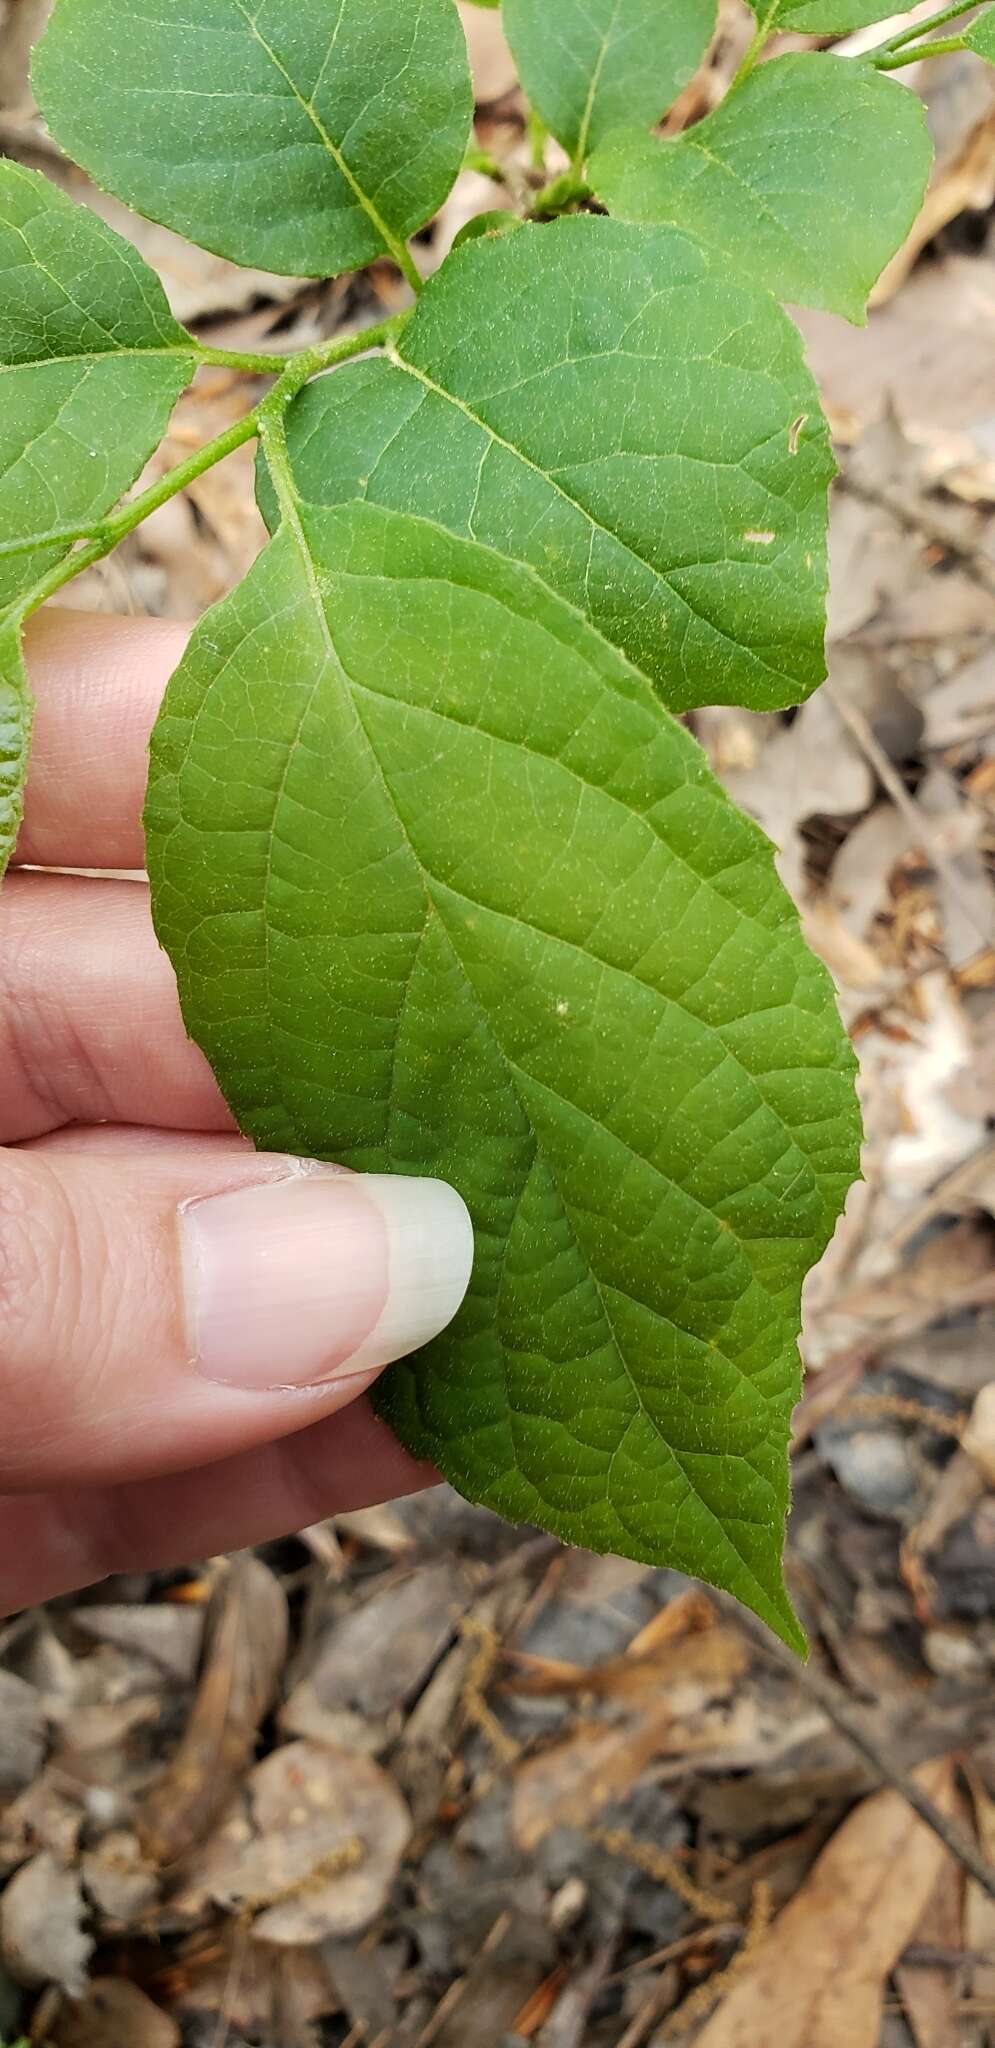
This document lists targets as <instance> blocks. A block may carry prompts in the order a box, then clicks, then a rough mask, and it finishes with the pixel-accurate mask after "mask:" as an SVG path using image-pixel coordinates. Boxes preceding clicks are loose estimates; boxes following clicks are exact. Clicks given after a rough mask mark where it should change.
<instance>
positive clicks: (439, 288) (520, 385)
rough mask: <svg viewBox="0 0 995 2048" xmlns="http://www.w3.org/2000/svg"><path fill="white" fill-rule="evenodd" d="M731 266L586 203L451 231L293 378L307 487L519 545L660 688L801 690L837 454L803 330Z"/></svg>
mask: <svg viewBox="0 0 995 2048" xmlns="http://www.w3.org/2000/svg"><path fill="white" fill-rule="evenodd" d="M728 270H729V265H728V263H727V262H726V260H725V258H724V257H721V256H720V257H713V256H711V255H710V254H709V253H708V251H706V250H704V249H703V248H702V247H701V246H700V244H699V243H697V242H695V241H693V240H692V239H691V237H690V236H687V235H682V234H678V233H676V232H675V231H674V230H673V229H651V230H647V229H643V228H631V227H625V226H623V225H621V223H619V222H615V221H606V220H599V219H596V218H594V217H590V216H587V217H578V218H575V219H570V220H562V221H558V222H557V223H556V224H555V226H552V227H547V228H540V227H535V226H532V227H525V228H522V229H521V230H520V231H519V232H518V233H517V234H513V235H508V236H503V237H498V238H497V239H494V238H491V237H484V238H483V239H482V240H479V241H476V242H472V243H470V244H468V245H466V246H464V247H463V248H462V249H459V250H457V252H456V254H455V255H454V256H453V257H451V258H450V259H449V261H448V262H447V263H446V264H445V265H444V267H443V269H442V270H441V271H440V272H439V273H438V274H437V276H436V277H435V278H433V280H432V281H431V283H430V284H429V285H428V286H427V287H426V290H425V291H424V293H423V295H422V297H421V299H420V301H419V304H418V307H417V309H416V312H415V314H414V317H413V319H412V320H411V322H410V323H409V325H408V326H407V328H406V329H405V331H404V334H403V336H402V338H401V341H400V345H399V348H398V350H397V352H396V353H395V354H394V355H392V356H391V358H390V359H389V360H388V359H387V358H386V357H380V358H377V359H371V360H369V361H367V362H363V363H359V364H356V365H354V366H353V367H352V368H351V369H350V370H349V373H348V375H347V376H345V377H343V376H333V377H327V378H323V379H320V380H319V381H318V382H317V383H315V384H313V385H311V386H310V388H309V389H308V390H307V391H305V392H304V393H303V394H302V395H301V397H300V399H299V400H297V402H296V404H295V405H294V407H293V409H292V411H291V414H290V417H289V422H288V425H289V433H290V441H291V448H292V453H293V456H294V462H295V467H296V474H297V478H298V482H299V485H300V488H301V492H302V495H303V496H304V497H306V498H308V499H311V500H312V501H314V502H318V503H322V504H335V503H341V501H342V500H343V499H347V498H352V497H356V496H361V497H367V498H370V499H372V500H374V501H375V502H376V503H378V504H384V505H388V506H391V507H392V508H393V509H395V510H396V511H402V512H415V513H424V514H425V515H426V516H427V517H430V518H433V519H436V520H438V522H439V524H440V525H442V526H446V527H448V528H449V529H450V530H451V531H452V532H454V533H461V534H465V535H467V536H468V537H469V538H471V539H474V540H481V541H485V542H487V543H488V544H489V545H490V546H491V547H495V548H498V549H500V550H501V552H502V553H504V554H508V555H513V556H517V557H518V558H519V559H525V560H527V561H528V562H529V563H530V564H531V565H532V567H534V568H535V569H537V570H538V571H539V573H540V575H542V577H543V578H544V579H545V581H546V582H548V583H550V584H552V585H554V587H555V588H556V589H557V590H559V591H560V592H561V594H562V595H563V596H564V597H567V598H569V599H570V600H571V602H572V603H574V604H578V605H580V606H582V607H583V609H584V610H585V611H586V612H587V613H588V615H589V617H590V618H591V619H592V620H593V622H594V624H595V625H597V626H598V628H599V629H600V631H601V632H602V633H604V634H605V636H606V637H607V638H608V639H609V640H611V641H613V642H614V643H615V644H616V645H617V646H619V647H621V648H622V649H623V650H624V652H625V653H626V654H628V655H629V656H630V658H631V659H632V660H633V661H635V662H636V663H637V665H638V666H639V667H641V668H643V669H644V670H645V672H646V673H647V674H648V675H650V676H652V677H653V679H654V681H655V682H656V683H657V684H658V685H659V687H660V689H661V692H662V694H663V696H664V699H665V701H666V703H667V704H669V705H670V707H671V709H675V710H676V709H684V708H685V707H686V706H688V705H690V704H716V703H730V702H731V703H742V704H749V705H752V706H753V707H754V708H756V709H758V710H771V709H773V708H774V707H775V706H776V705H779V704H795V703H797V702H798V700H799V698H800V697H804V696H807V695H808V693H809V691H810V690H812V689H814V687H815V685H816V683H818V682H821V680H822V678H823V676H824V675H825V672H826V670H825V660H824V657H823V627H824V608H825V587H826V564H825V520H826V487H827V484H828V480H829V478H830V476H831V475H832V458H831V456H830V453H829V448H828V440H827V434H826V427H825V422H824V420H823V417H822V412H821V409H820V406H819V401H818V395H817V393H816V390H815V386H814V384H813V383H812V380H811V378H810V376H809V374H808V371H807V370H806V368H805V364H804V360H803V357H802V350H801V343H800V340H799V337H798V334H797V331H796V330H795V328H794V327H793V326H792V324H791V322H790V321H789V320H788V319H787V318H786V316H785V315H784V314H782V313H781V311H780V309H779V308H778V307H777V306H775V305H774V304H773V302H772V300H771V299H770V298H769V296H768V295H767V294H766V293H758V292H756V291H754V290H752V289H750V288H749V287H744V286H743V285H742V284H741V283H737V282H730V280H729V277H728ZM262 502H263V506H264V510H268V514H269V516H272V509H273V508H272V492H267V490H266V488H265V486H264V488H263V492H262Z"/></svg>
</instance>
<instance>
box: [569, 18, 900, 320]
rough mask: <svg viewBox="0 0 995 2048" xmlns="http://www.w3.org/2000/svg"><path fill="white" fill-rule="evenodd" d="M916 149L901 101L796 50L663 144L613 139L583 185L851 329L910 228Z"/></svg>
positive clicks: (851, 67)
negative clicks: (680, 231) (684, 234)
mask: <svg viewBox="0 0 995 2048" xmlns="http://www.w3.org/2000/svg"><path fill="white" fill-rule="evenodd" d="M930 154H931V145H930V140H929V132H928V130H927V127H926V119H925V113H924V111H923V106H922V102H921V100H920V99H919V98H918V97H917V95H916V94H915V93H911V92H909V91H908V90H907V88H906V87H905V86H902V85H899V84H897V83H896V81H895V80H894V79H892V78H886V77H884V76H882V74H881V73H880V72H877V71H872V70H871V69H869V68H868V67H866V66H864V65H857V64H851V63H848V62H845V61H843V60H842V59H836V58H831V57H820V56H816V55H814V54H803V55H799V56H792V57H780V58H777V59H775V60H774V62H772V63H770V64H763V65H761V66H760V68H759V69H758V70H756V71H754V72H752V73H751V74H750V76H749V77H748V78H747V79H746V80H745V81H744V83H743V84H742V85H741V86H738V87H737V88H736V89H735V90H734V91H733V92H731V93H730V94H729V96H728V98H727V99H725V100H724V101H723V102H722V104H721V106H719V107H718V108H717V109H716V111H715V113H714V114H709V115H708V116H707V117H706V119H705V120H704V121H700V122H699V123H698V124H697V126H696V127H694V128H689V129H688V130H687V131H686V133H685V134H683V135H680V136H677V137H675V138H674V139H673V140H671V141H667V142H658V141H655V140H653V139H651V138H649V137H646V136H642V135H636V134H635V133H632V134H629V135H625V136H622V135H616V136H613V137H612V138H611V140H610V141H609V142H607V143H606V144H605V145H604V147H603V149H601V150H599V152H598V153H597V155H596V157H595V158H594V160H593V162H592V164H591V181H592V183H593V185H594V188H595V190H596V192H597V193H598V195H599V197H600V198H601V199H602V200H603V201H604V203H605V205H606V206H607V207H608V208H609V209H610V211H611V212H612V213H616V214H620V215H621V216H622V217H623V218H624V219H626V220H633V221H675V222H679V223H680V225H681V226H682V227H684V228H687V229H688V230H689V231H690V232H691V233H693V234H696V235H700V236H701V239H702V241H704V242H706V243H708V244H709V245H710V246H711V247H712V248H714V249H716V250H720V251H721V252H722V256H723V259H724V261H725V264H726V266H727V267H728V268H730V269H732V270H733V272H735V273H738V274H739V275H740V276H742V277H745V278H749V279H750V281H751V282H753V283H755V284H758V285H763V286H766V288H767V290H768V291H771V292H773V293H774V294H775V296H776V297H777V298H780V299H790V300H795V301H796V302H797V303H799V304H800V305H804V306H822V307H825V308H827V309H828V310H829V311H830V312H833V313H843V314H845V315H846V317H847V319H849V320H853V321H856V322H858V323H860V322H862V321H863V319H864V317H865V308H866V304H867V295H868V292H869V291H870V289H871V286H872V285H873V284H874V282H875V280H876V279H877V278H878V277H879V276H880V274H881V271H882V270H883V269H884V266H885V264H886V263H887V262H889V261H890V259H891V257H892V256H893V255H894V253H895V250H896V249H898V248H900V247H901V244H902V242H903V241H904V239H905V236H906V235H907V233H908V231H909V229H910V227H911V226H912V223H913V221H914V220H915V217H916V214H917V212H918V210H919V207H920V205H921V203H922V197H923V192H924V191H925V187H926V179H927V177H928V175H929V165H930Z"/></svg>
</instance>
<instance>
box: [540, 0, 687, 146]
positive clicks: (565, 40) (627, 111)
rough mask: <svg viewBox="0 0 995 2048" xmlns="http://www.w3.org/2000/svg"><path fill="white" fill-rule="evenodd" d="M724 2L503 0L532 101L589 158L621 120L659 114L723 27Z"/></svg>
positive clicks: (562, 136) (561, 136) (647, 120)
mask: <svg viewBox="0 0 995 2048" xmlns="http://www.w3.org/2000/svg"><path fill="white" fill-rule="evenodd" d="M715 16H716V5H715V0H557V4H556V5H555V6H550V5H549V0H504V25H505V29H506V31H507V36H508V41H509V43H510V44H511V49H512V55H513V56H514V58H515V62H516V64H517V65H518V74H519V77H520V79H521V81H522V85H523V86H524V88H525V91H526V92H527V94H528V96H529V99H530V100H531V102H532V105H533V106H534V107H535V108H536V110H537V112H538V113H539V114H541V115H542V118H543V120H544V121H545V123H546V125H547V127H548V128H550V129H551V130H552V133H553V134H554V135H555V136H557V137H558V139H559V141H560V142H562V144H563V146H564V148H565V149H568V150H569V151H570V154H571V156H575V157H576V158H577V159H578V161H579V162H581V163H583V162H584V160H585V158H586V156H587V153H588V151H589V150H590V149H593V148H594V147H595V146H596V144H597V143H599V142H600V141H601V139H602V137H603V136H604V135H607V134H609V133H610V131H611V129H612V128H617V127H618V126H619V125H620V124H622V125H625V124H627V123H633V122H639V121H642V122H644V123H645V126H646V127H647V128H649V127H651V126H652V124H653V122H654V121H658V120H659V119H660V116H661V115H662V114H664V113H665V112H666V110H667V108H668V107H669V106H670V105H671V104H672V102H673V101H674V100H675V99H676V98H677V95H678V93H679V92H680V91H681V89H682V88H683V87H684V86H685V85H686V84H687V83H688V80H689V79H690V78H693V76H694V74H695V72H696V71H697V69H698V66H699V64H700V63H701V60H702V58H703V56H704V54H705V51H706V50H707V48H708V45H709V43H710V42H711V39H712V36H713V35H714V33H715Z"/></svg>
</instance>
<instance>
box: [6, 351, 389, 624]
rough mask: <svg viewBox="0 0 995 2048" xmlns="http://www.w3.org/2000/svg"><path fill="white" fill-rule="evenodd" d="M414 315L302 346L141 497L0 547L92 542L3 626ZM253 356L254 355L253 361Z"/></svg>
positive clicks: (10, 611) (52, 572)
mask: <svg viewBox="0 0 995 2048" xmlns="http://www.w3.org/2000/svg"><path fill="white" fill-rule="evenodd" d="M410 317H411V314H410V311H408V312H404V313H396V314H394V315H393V316H392V317H391V318H390V319H389V320H381V321H379V322H378V323H377V324H376V325H375V326H373V327H364V328H361V329H360V331H359V333H357V334H350V335H346V336H345V338H344V339H342V340H339V341H331V342H323V343H319V344H317V345H316V346H315V347H313V348H308V349H302V350H300V351H299V353H298V354H296V355H292V356H290V357H283V358H280V359H277V360H279V361H280V375H279V377H278V379H277V382H276V383H275V384H274V385H273V388H272V390H270V391H268V392H267V393H266V396H265V398H262V399H260V401H259V404H258V405H255V406H253V408H252V410H251V412H247V413H245V414H244V415H243V417H242V418H241V419H240V420H236V421H235V423H234V425H233V426H230V427H226V428H225V431H224V433H222V434H218V435H216V436H215V439H214V440H213V441H208V442H206V443H205V445H204V447H203V448H198V449H197V450H196V451H195V453H194V454H193V455H189V456H188V457H187V459H186V461H185V462H179V463H177V464H176V466H175V468H173V469H170V470H167V472H166V474H165V476H162V477H159V478H158V479H157V480H156V482H155V483H154V484H150V485H149V487H148V489H147V490H145V491H142V492H140V493H139V496H138V497H137V498H132V499H130V500H129V501H128V502H127V503H126V504H124V505H122V506H121V507H120V508H119V510H118V511H117V512H112V513H111V514H110V516H109V517H108V518H106V519H101V520H99V521H96V522H94V523H93V524H92V525H90V526H86V527H79V528H74V529H72V530H71V531H67V530H66V529H65V528H53V529H52V530H51V531H50V532H48V533H43V534H35V535H33V536H32V537H31V538H30V539H29V540H26V541H17V542H15V543H13V544H9V543H8V544H4V545H3V546H0V556H2V555H4V554H14V553H19V552H24V551H26V550H28V549H31V548H35V547H41V546H44V545H46V543H49V542H55V541H68V540H73V541H79V540H85V541H87V543H88V545H87V546H86V547H82V548H80V549H79V550H78V551H77V552H76V553H75V554H71V555H67V556H66V557H65V558H64V560H62V561H60V562H56V563H55V564H54V566H53V567H52V568H51V569H49V570H48V572H47V573H46V574H45V575H44V576H41V577H39V579H38V581H37V583H35V584H33V585H32V587H31V589H30V590H27V591H25V592H23V593H22V594H21V595H20V596H19V597H18V598H17V599H16V600H15V601H14V602H13V603H11V604H10V605H8V606H7V607H6V609H5V610H3V611H0V626H3V625H6V624H7V623H9V622H10V621H11V620H16V621H17V623H18V624H23V622H24V620H25V619H28V618H30V616H31V614H32V612H35V611H37V610H38V608H39V606H40V605H42V604H44V603H45V602H46V600H47V599H48V598H50V597H53V596H54V594H55V592H56V591H57V590H61V589H62V588H63V586H64V585H65V584H66V583H71V582H72V581H73V579H74V578H75V577H77V576H79V575H81V574H82V572H83V570H84V569H91V568H92V567H93V565H94V563H95V562H100V561H102V560H103V558H104V556H105V555H109V554H110V553H111V551H112V550H113V549H114V548H116V547H117V545H118V543H119V541H122V540H124V538H125V536H126V535H127V534H129V533H133V532H134V530H135V528H136V527H137V526H141V524H142V522H143V521H144V520H146V519H148V517H149V515H150V514H151V513H153V512H157V511H158V509H159V507H160V505H166V504H168V503H169V500H170V499H171V498H175V497H177V496H178V494H179V492H180V491H184V490H186V489H187V486H188V485H189V484H192V483H195V482H196V481H197V478H198V477H200V476H203V475H204V474H205V472H206V471H207V470H209V469H213V468H214V467H215V465H216V464H217V463H219V462H223V461H224V459H225V457H226V456H227V455H232V454H233V453H234V451H235V449H236V448H241V447H243V446H244V444H245V442H246V441H252V440H254V439H255V437H256V436H257V435H258V434H259V432H260V430H261V423H262V421H263V419H264V418H275V417H280V418H281V419H282V415H283V413H284V412H285V411H286V408H287V406H288V405H289V404H290V401H291V399H292V398H296V396H297V393H298V392H299V391H300V390H302V389H303V387H304V385H305V384H307V383H309V382H310V380H311V378H312V377H317V376H320V375H321V373H322V371H323V370H331V369H334V368H335V366H336V365H337V364H338V363H345V362H348V361H349V360H350V358H351V357H353V356H358V355H363V354H365V353H366V351H367V349H373V348H383V347H384V346H386V344H387V343H388V342H390V341H393V340H395V339H396V337H397V336H398V334H400V332H401V330H402V329H403V328H404V326H405V325H406V323H407V321H408V320H409V319H410ZM200 359H201V361H204V360H210V358H209V357H205V356H204V355H201V358H200ZM236 360H237V361H238V363H239V364H240V365H241V366H242V367H246V366H247V362H246V358H244V357H237V358H236ZM252 360H253V359H251V358H250V359H249V362H250V363H251V361H252ZM255 360H257V361H258V360H261V359H258V358H257V359H255Z"/></svg>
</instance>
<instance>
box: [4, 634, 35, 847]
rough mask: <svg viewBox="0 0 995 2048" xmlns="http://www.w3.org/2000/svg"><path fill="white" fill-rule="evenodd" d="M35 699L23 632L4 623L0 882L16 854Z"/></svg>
mask: <svg viewBox="0 0 995 2048" xmlns="http://www.w3.org/2000/svg"><path fill="white" fill-rule="evenodd" d="M30 735H31V696H30V692H29V689H28V679H27V676H26V674H25V670H24V658H23V656H22V654H21V635H20V629H19V627H18V626H16V625H15V624H14V623H13V622H11V621H8V623H7V624H6V625H3V624H2V623H0V880H2V878H3V875H4V873H5V871H6V867H7V863H8V861H9V859H10V856H11V854H12V853H13V851H14V842H15V840H16V838H17V832H18V827H19V825H20V822H21V811H22V808H23V803H24V782H25V777H26V775H27V769H28V741H29V739H30Z"/></svg>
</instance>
